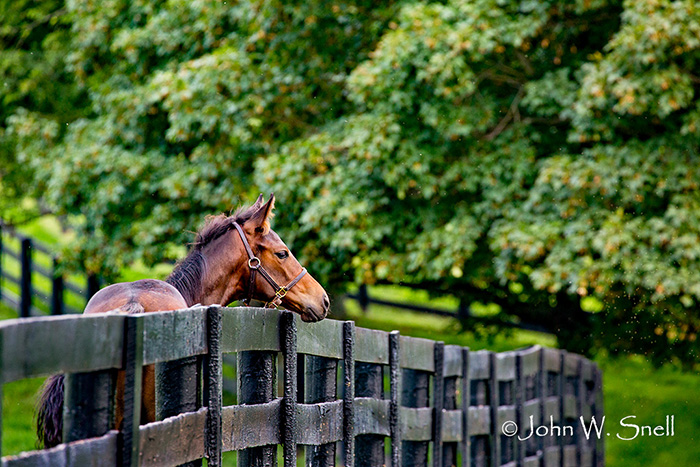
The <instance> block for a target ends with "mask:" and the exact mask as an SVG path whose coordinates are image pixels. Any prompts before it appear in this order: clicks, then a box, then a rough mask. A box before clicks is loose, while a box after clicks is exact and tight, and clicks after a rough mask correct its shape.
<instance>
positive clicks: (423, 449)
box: [401, 369, 430, 467]
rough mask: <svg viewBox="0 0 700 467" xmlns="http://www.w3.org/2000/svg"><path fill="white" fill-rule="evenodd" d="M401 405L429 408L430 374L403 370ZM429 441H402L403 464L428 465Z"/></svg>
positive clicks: (407, 465) (408, 465)
mask: <svg viewBox="0 0 700 467" xmlns="http://www.w3.org/2000/svg"><path fill="white" fill-rule="evenodd" d="M401 381H402V383H403V384H402V387H401V405H402V406H404V407H412V408H418V407H427V406H428V400H429V399H428V393H429V387H430V373H427V372H425V371H418V370H409V369H404V370H402V376H401ZM428 444H429V443H428V442H427V441H402V442H401V450H402V452H403V456H402V457H403V459H402V461H403V464H402V465H404V466H406V467H410V466H418V465H428Z"/></svg>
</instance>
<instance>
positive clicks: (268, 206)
mask: <svg viewBox="0 0 700 467" xmlns="http://www.w3.org/2000/svg"><path fill="white" fill-rule="evenodd" d="M260 196H261V197H262V195H260ZM258 199H260V198H258ZM273 209H275V195H274V194H271V195H270V199H269V200H267V203H265V204H263V205H262V206H261V207H260V209H258V211H257V212H256V213H255V214H253V215H252V216H251V218H250V221H249V222H250V225H251V226H252V227H253V228H255V232H256V233H262V234H263V235H266V234H267V233H268V232H269V231H270V219H272V218H273V217H274V214H273V213H272V210H273Z"/></svg>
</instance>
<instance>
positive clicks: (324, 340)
mask: <svg viewBox="0 0 700 467" xmlns="http://www.w3.org/2000/svg"><path fill="white" fill-rule="evenodd" d="M297 352H298V353H303V354H308V355H315V356H317V357H327V358H335V359H338V360H339V359H342V358H343V323H342V321H335V320H331V319H325V320H323V321H319V322H317V323H305V322H303V321H301V319H299V318H298V317H297Z"/></svg>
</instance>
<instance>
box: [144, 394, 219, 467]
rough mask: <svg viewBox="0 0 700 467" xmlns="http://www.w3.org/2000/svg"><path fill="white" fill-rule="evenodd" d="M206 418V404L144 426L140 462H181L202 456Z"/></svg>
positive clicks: (145, 463) (164, 463)
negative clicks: (191, 410)
mask: <svg viewBox="0 0 700 467" xmlns="http://www.w3.org/2000/svg"><path fill="white" fill-rule="evenodd" d="M206 419H207V409H206V408H204V407H203V408H201V409H199V410H198V411H197V412H189V413H184V414H180V415H176V416H174V417H169V418H166V419H165V420H163V421H160V422H154V423H149V424H147V425H143V426H141V427H140V428H139V431H140V436H139V438H140V439H139V447H140V449H139V450H140V453H141V455H140V463H139V465H141V466H151V465H152V466H158V465H180V464H184V463H186V462H191V461H194V460H197V459H201V458H203V457H204V455H205V446H204V430H205V426H206Z"/></svg>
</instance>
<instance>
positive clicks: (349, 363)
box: [343, 321, 355, 467]
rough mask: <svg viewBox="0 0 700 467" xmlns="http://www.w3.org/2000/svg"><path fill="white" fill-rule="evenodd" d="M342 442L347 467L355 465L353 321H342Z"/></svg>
mask: <svg viewBox="0 0 700 467" xmlns="http://www.w3.org/2000/svg"><path fill="white" fill-rule="evenodd" d="M343 444H344V448H345V449H344V451H343V455H344V459H343V460H344V461H345V465H346V466H347V467H354V465H355V323H354V322H352V321H345V322H344V323H343Z"/></svg>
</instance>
